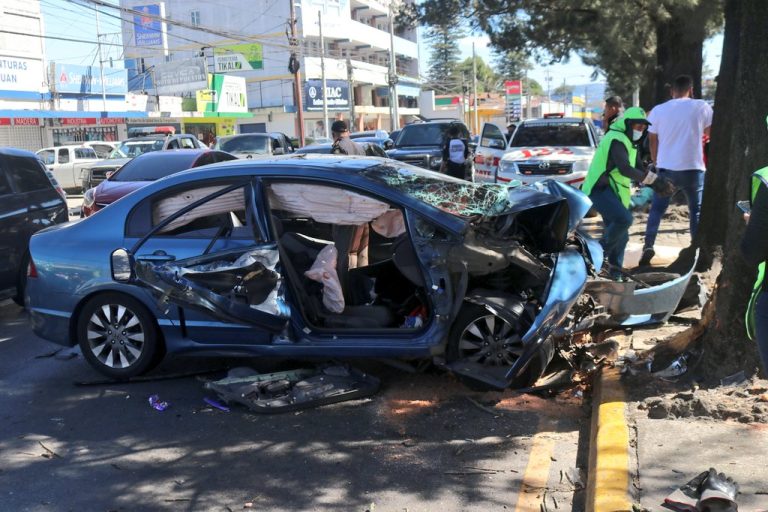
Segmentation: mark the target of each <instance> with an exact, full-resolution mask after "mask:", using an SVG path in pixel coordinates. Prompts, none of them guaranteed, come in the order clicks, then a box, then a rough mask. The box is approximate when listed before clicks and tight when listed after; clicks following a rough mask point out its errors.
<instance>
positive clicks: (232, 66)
mask: <svg viewBox="0 0 768 512" xmlns="http://www.w3.org/2000/svg"><path fill="white" fill-rule="evenodd" d="M263 54H264V50H263V48H262V46H261V44H260V43H251V44H232V45H228V46H218V47H216V48H214V50H213V61H214V64H215V66H216V72H217V73H231V72H234V71H250V70H253V69H264V57H263Z"/></svg>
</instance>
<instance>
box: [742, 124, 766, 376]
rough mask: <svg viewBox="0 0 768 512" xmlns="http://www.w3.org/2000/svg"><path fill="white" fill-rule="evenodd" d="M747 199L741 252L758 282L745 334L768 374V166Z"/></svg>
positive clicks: (756, 178) (759, 173) (758, 174)
mask: <svg viewBox="0 0 768 512" xmlns="http://www.w3.org/2000/svg"><path fill="white" fill-rule="evenodd" d="M766 121H768V118H767V119H766ZM750 200H751V203H752V207H751V210H750V213H749V214H747V218H748V220H747V230H746V231H745V232H744V238H743V239H742V241H741V252H742V254H743V255H744V259H745V260H746V261H747V262H748V263H750V264H752V265H755V266H756V267H757V281H755V285H754V287H753V288H752V297H751V298H750V300H749V307H748V308H747V318H746V324H747V334H748V335H749V337H750V338H751V339H757V347H758V349H759V351H760V359H762V362H763V372H767V373H768V291H766V290H764V289H763V279H764V278H765V262H766V261H768V167H763V168H762V169H760V170H759V171H757V172H755V173H754V174H753V175H752V193H751V195H750Z"/></svg>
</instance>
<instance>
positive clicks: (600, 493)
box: [587, 368, 632, 512]
mask: <svg viewBox="0 0 768 512" xmlns="http://www.w3.org/2000/svg"><path fill="white" fill-rule="evenodd" d="M599 378H600V383H599V384H598V387H599V393H596V394H595V396H594V405H593V407H594V409H593V415H592V439H591V442H590V457H589V459H590V460H589V473H590V475H589V483H590V485H589V487H588V489H587V511H588V512H618V511H626V510H631V509H632V504H631V503H630V500H629V427H628V426H627V421H626V416H625V403H624V389H623V388H622V385H621V383H620V382H619V371H618V369H616V368H610V369H603V372H602V374H601V375H600V377H599Z"/></svg>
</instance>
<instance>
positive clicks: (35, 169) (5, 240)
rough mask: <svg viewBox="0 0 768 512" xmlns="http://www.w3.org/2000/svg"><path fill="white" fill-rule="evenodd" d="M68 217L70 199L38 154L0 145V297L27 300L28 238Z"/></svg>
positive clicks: (18, 301)
mask: <svg viewBox="0 0 768 512" xmlns="http://www.w3.org/2000/svg"><path fill="white" fill-rule="evenodd" d="M68 220H69V216H68V213H67V202H66V200H65V199H64V196H63V195H62V194H61V193H60V192H59V191H57V190H56V185H55V183H54V181H53V178H52V177H51V176H49V174H48V172H47V170H46V168H45V166H44V165H43V163H42V162H41V161H40V160H39V159H38V157H37V156H36V155H35V154H34V153H31V152H29V151H23V150H20V149H13V148H0V300H3V299H7V298H9V297H11V298H13V300H15V301H16V302H17V303H18V304H20V305H21V304H23V303H24V287H25V284H26V282H27V264H28V261H29V253H28V249H29V238H30V237H31V236H32V234H33V233H35V232H37V231H39V230H41V229H43V228H46V227H48V226H52V225H53V224H58V223H61V222H67V221H68Z"/></svg>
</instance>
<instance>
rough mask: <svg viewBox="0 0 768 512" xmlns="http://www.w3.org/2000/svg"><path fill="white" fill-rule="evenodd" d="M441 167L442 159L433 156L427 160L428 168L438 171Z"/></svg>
mask: <svg viewBox="0 0 768 512" xmlns="http://www.w3.org/2000/svg"><path fill="white" fill-rule="evenodd" d="M441 165H443V157H441V156H433V157H432V158H430V159H429V167H430V168H431V169H439V168H440V166H441Z"/></svg>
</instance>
